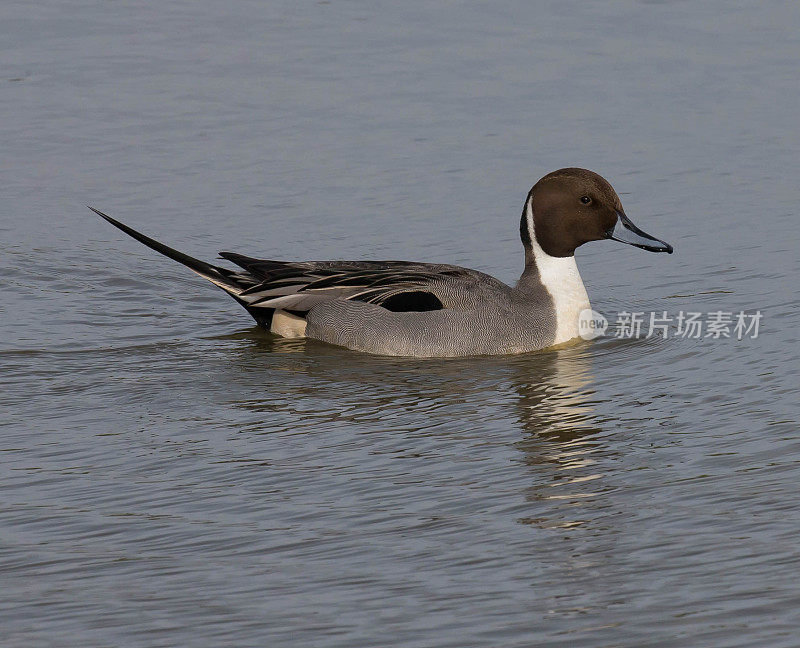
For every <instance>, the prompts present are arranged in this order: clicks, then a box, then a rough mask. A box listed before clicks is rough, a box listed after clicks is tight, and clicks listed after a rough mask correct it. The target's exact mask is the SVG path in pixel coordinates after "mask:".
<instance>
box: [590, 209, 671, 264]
mask: <svg viewBox="0 0 800 648" xmlns="http://www.w3.org/2000/svg"><path fill="white" fill-rule="evenodd" d="M606 238H610V239H612V240H614V241H619V242H620V243H627V244H628V245H633V246H634V247H638V248H642V249H643V250H650V252H666V253H667V254H672V246H671V245H670V244H669V243H665V242H664V241H662V240H661V239H657V238H655V237H654V236H650V235H649V234H647V233H645V232H643V231H642V230H640V229H639V228H638V227H636V225H634V224H633V223H632V222H631V219H630V218H628V217H627V216H626V215H625V214H624V213H623V212H621V211H618V212H617V222H616V223H615V224H614V227H612V228H611V229H609V230H608V231H607V232H606Z"/></svg>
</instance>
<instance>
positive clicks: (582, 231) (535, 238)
mask: <svg viewBox="0 0 800 648" xmlns="http://www.w3.org/2000/svg"><path fill="white" fill-rule="evenodd" d="M520 234H521V236H522V243H523V244H524V245H525V250H526V252H528V251H531V250H532V249H534V247H535V246H536V245H537V244H538V246H539V247H540V248H541V250H542V251H543V252H544V253H545V254H548V255H550V256H553V257H568V256H572V255H573V254H574V253H575V249H576V248H577V247H578V246H579V245H583V244H584V243H588V242H589V241H599V240H601V239H613V240H615V241H620V242H622V243H627V244H629V245H635V246H636V247H640V248H642V249H644V250H649V251H651V252H667V253H669V254H671V253H672V246H671V245H669V244H668V243H665V242H664V241H662V240H660V239H657V238H655V237H653V236H650V235H649V234H645V233H644V232H643V231H642V230H640V229H639V228H638V227H636V226H635V225H634V224H633V223H632V222H631V221H630V219H629V218H628V217H627V216H626V215H625V212H624V210H623V209H622V203H621V202H620V199H619V196H617V192H616V191H614V188H613V187H612V186H611V185H610V184H609V183H608V182H607V181H606V180H605V179H604V178H603V177H601V176H599V175H598V174H596V173H594V172H593V171H589V170H587V169H576V168H570V169H559V170H558V171H553V172H552V173H548V174H547V175H546V176H544V177H543V178H542V179H541V180H539V182H537V183H536V184H535V185H534V186H533V188H532V189H531V191H530V193H529V194H528V199H527V200H526V201H525V209H524V210H523V212H522V220H521V222H520Z"/></svg>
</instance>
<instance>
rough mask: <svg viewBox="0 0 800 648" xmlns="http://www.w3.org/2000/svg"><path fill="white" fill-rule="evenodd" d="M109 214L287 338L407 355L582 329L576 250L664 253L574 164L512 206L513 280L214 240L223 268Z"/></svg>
mask: <svg viewBox="0 0 800 648" xmlns="http://www.w3.org/2000/svg"><path fill="white" fill-rule="evenodd" d="M89 209H91V210H92V211H94V212H95V213H96V214H98V215H99V216H101V217H102V218H104V219H105V220H106V221H108V222H109V223H111V224H112V225H114V226H115V227H117V228H119V229H120V230H122V231H123V232H125V233H126V234H128V235H130V236H131V237H133V238H134V239H136V240H137V241H139V242H141V243H143V244H144V245H146V246H148V247H150V248H152V249H153V250H155V251H156V252H160V253H161V254H163V255H165V256H167V257H169V258H170V259H173V260H174V261H177V262H179V263H182V264H183V265H185V266H186V267H188V268H189V269H190V270H192V271H193V272H195V273H196V274H198V275H199V276H201V277H203V278H204V279H207V280H208V281H210V282H211V283H212V284H214V285H216V286H218V287H219V288H221V289H222V290H224V291H225V292H226V293H228V294H229V295H230V296H231V297H233V299H235V300H236V301H237V302H238V303H239V304H241V305H242V306H243V307H244V308H245V309H246V310H247V312H248V313H249V314H250V315H251V316H252V317H253V319H254V320H255V321H256V323H257V324H258V325H259V326H260V327H262V328H264V329H266V330H268V331H270V332H271V333H273V334H275V335H278V336H281V337H284V338H309V339H313V340H318V341H321V342H326V343H329V344H333V345H338V346H340V347H346V348H348V349H352V350H354V351H360V352H365V353H371V354H377V355H385V356H407V357H418V358H425V357H460V356H480V355H506V354H518V353H528V352H532V351H540V350H542V349H549V348H551V347H558V346H560V345H565V344H566V343H569V342H571V341H574V340H576V339H577V338H579V337H580V331H579V319H580V317H581V313H583V312H585V311H587V310H590V309H591V305H590V303H589V297H588V295H587V292H586V287H585V286H584V284H583V280H582V279H581V275H580V272H579V271H578V266H577V264H576V262H575V250H576V249H577V248H579V247H580V246H581V245H584V244H585V243H589V242H591V241H601V240H613V241H618V242H621V243H625V244H628V245H633V246H635V247H638V248H641V249H643V250H647V251H650V252H666V253H668V254H671V253H672V252H673V248H672V246H671V245H669V244H668V243H665V242H664V241H662V240H660V239H657V238H655V237H653V236H651V235H650V234H646V233H645V232H643V231H642V230H640V229H639V228H638V227H636V225H634V224H633V222H632V221H631V220H630V219H629V218H628V216H627V215H626V214H625V211H624V210H623V208H622V202H621V201H620V199H619V196H618V195H617V193H616V191H614V188H613V187H612V186H611V184H610V183H609V182H608V181H607V180H606V179H605V178H603V177H602V176H600V175H599V174H597V173H595V172H593V171H589V170H588V169H581V168H565V169H559V170H557V171H553V172H552V173H548V174H547V175H545V176H544V177H542V178H541V179H540V180H539V181H538V182H536V183H535V184H534V185H533V187H532V188H531V190H530V191H529V192H528V195H527V198H526V199H525V203H524V206H523V209H522V217H521V218H520V225H519V231H520V238H521V240H522V245H523V248H524V254H525V266H524V269H523V271H522V275H521V276H520V278H519V280H518V281H517V282H516V284H515V285H514V286H510V285H507V284H505V283H503V282H502V281H500V280H498V279H496V278H494V277H492V276H491V275H488V274H485V273H483V272H480V271H478V270H472V269H469V268H463V267H460V266H456V265H449V264H443V263H421V262H411V261H276V260H270V259H260V258H254V257H249V256H245V255H243V254H238V253H235V252H220V254H219V256H220V259H223V260H226V261H228V262H230V263H232V264H233V265H235V266H237V268H236V269H230V268H226V267H222V266H219V265H212V264H210V263H206V262H205V261H201V260H199V259H195V258H193V257H191V256H189V255H187V254H184V253H183V252H179V251H178V250H175V249H173V248H170V247H168V246H166V245H164V244H163V243H160V242H158V241H156V240H155V239H152V238H150V237H148V236H145V235H144V234H142V233H140V232H137V231H136V230H134V229H132V228H130V227H128V226H127V225H125V224H123V223H121V222H120V221H117V220H115V219H113V218H112V217H111V216H108V215H107V214H104V213H103V212H101V211H99V210H97V209H95V208H94V207H89Z"/></svg>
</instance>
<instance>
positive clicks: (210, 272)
mask: <svg viewBox="0 0 800 648" xmlns="http://www.w3.org/2000/svg"><path fill="white" fill-rule="evenodd" d="M87 207H89V206H88V205H87ZM89 209H91V210H92V211H93V212H94V213H95V214H97V215H98V216H100V217H101V218H104V219H105V220H107V221H108V222H109V223H111V224H112V225H113V226H114V227H117V228H119V229H121V230H122V231H123V232H125V233H126V234H127V235H128V236H131V237H133V238H135V239H136V240H137V241H139V242H140V243H144V244H145V245H146V246H147V247H149V248H151V249H153V250H155V251H156V252H160V253H161V254H163V255H164V256H167V257H169V258H170V259H173V260H174V261H177V262H178V263H182V264H183V265H185V266H186V267H187V268H189V269H190V270H192V271H194V272H196V273H197V274H199V275H200V276H201V277H203V278H204V279H208V280H209V281H210V282H211V283H213V284H215V285H217V286H219V287H220V288H222V289H223V290H224V291H225V292H227V293H229V294H230V295H232V296H233V297H234V298H238V296H239V294H240V293H241V292H242V290H244V288H245V287H244V286H242V285H241V284H240V283H239V282H238V281H237V278H236V276H235V273H234V272H232V271H231V270H228V269H227V268H220V267H219V266H215V265H211V264H210V263H206V262H205V261H201V260H200V259H195V258H194V257H191V256H189V255H188V254H184V253H183V252H179V251H178V250H175V249H174V248H171V247H169V246H167V245H164V244H163V243H159V242H158V241H156V240H155V239H151V238H150V237H149V236H145V235H144V234H142V233H141V232H137V231H136V230H135V229H133V228H131V227H128V226H127V225H125V224H124V223H120V222H119V221H118V220H115V219H113V218H111V216H109V215H108V214H104V213H103V212H101V211H99V210H97V209H95V208H94V207H89Z"/></svg>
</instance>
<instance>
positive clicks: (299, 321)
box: [269, 309, 306, 338]
mask: <svg viewBox="0 0 800 648" xmlns="http://www.w3.org/2000/svg"><path fill="white" fill-rule="evenodd" d="M269 330H270V332H271V333H275V334H276V335H280V336H281V337H285V338H302V337H305V336H306V321H305V320H304V319H303V318H302V317H298V316H297V315H292V314H291V313H287V312H286V311H283V310H280V309H278V310H276V311H275V312H274V313H273V315H272V324H271V325H270V327H269Z"/></svg>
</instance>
